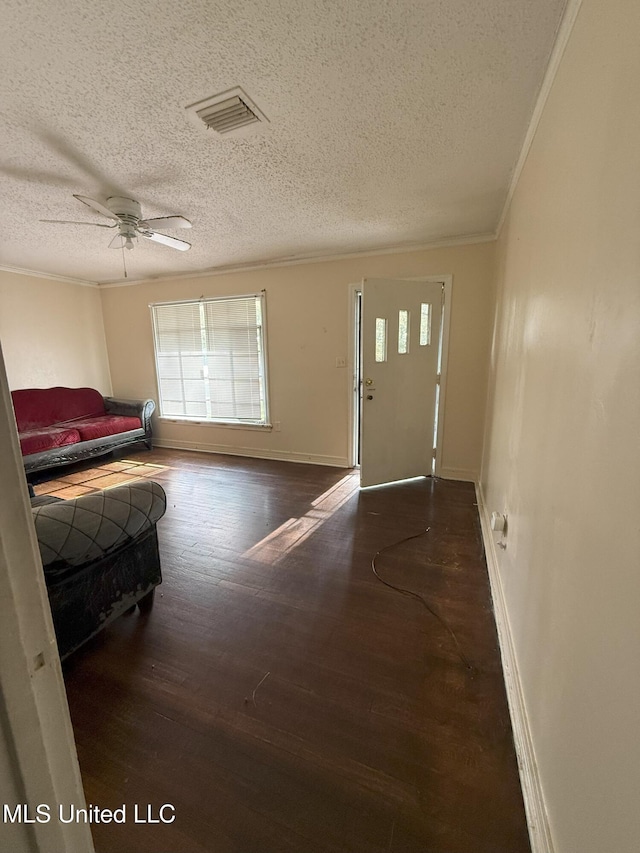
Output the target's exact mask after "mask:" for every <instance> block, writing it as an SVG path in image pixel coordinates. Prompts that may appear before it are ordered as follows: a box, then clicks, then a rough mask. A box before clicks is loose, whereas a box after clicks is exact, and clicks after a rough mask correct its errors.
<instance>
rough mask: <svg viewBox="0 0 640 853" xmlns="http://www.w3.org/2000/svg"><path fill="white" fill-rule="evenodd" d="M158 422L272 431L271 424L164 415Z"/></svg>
mask: <svg viewBox="0 0 640 853" xmlns="http://www.w3.org/2000/svg"><path fill="white" fill-rule="evenodd" d="M158 420H159V421H162V422H163V423H168V424H180V425H181V426H204V427H223V429H248V430H255V429H257V430H267V431H271V430H272V429H273V424H249V423H247V424H239V423H235V422H234V421H195V420H191V418H170V417H167V416H166V415H161V416H160V417H159V418H158Z"/></svg>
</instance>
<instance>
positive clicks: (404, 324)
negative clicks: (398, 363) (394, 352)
mask: <svg viewBox="0 0 640 853" xmlns="http://www.w3.org/2000/svg"><path fill="white" fill-rule="evenodd" d="M408 352H409V312H408V311H405V310H404V309H401V310H400V311H398V353H399V355H406V354H407V353H408Z"/></svg>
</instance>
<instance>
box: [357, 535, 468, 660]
mask: <svg viewBox="0 0 640 853" xmlns="http://www.w3.org/2000/svg"><path fill="white" fill-rule="evenodd" d="M430 530H431V528H430V527H427V529H426V530H422V531H420V533H414V534H413V535H412V536H405V538H404V539H399V540H398V541H397V542H392V543H391V545H385V546H384V548H380V550H379V551H376V553H375V554H374V555H373V559H372V560H371V569H372V570H373V573H374V575H375V576H376V577H377V578H378V580H379V581H380V583H383V584H384V585H385V586H388V587H389V589H394V590H395V591H396V592H399V593H401V594H402V595H406V596H408V597H409V598H415V600H416V601H419V602H420V604H422V606H423V607H424V608H425V609H426V610H427V611H428V612H429V613H430V614H431V615H432V616H434V617H435V618H436V619H437V620H438V622H439V623H440V624H441V625H442V627H443V628H445V629H446V630H447V631H448V632H449V634H450V635H451V639H452V640H453V642H454V643H455V646H456V652H457V655H458V657H459V658H460V660H461V661H462V663H463V664H464V665H465V666H466V668H467V669H469V670H473V666H472V665H471V664H470V663H469V661H468V660H467V658H466V657H465V655H464V652H463V651H462V649H461V648H460V643H459V642H458V638H457V637H456V635H455V633H454V631H453V630H452V628H451V627H450V626H449V625H448V623H447V622H446V621H445V620H444V619H443V618H442V616H440V614H439V613H436V611H435V610H433V608H432V607H431V606H430V605H429V603H428V602H427V600H426V598H424V597H423V596H422V595H420V594H419V593H417V592H413V591H412V590H410V589H405V587H403V586H395V585H394V584H392V583H389V582H388V581H386V580H385V579H384V578H381V577H380V575H379V574H378V570H377V569H376V559H377V558H378V557H379V556H380V554H383V553H384V552H385V551H389V550H390V549H391V548H396V547H397V546H398V545H402V544H403V543H404V542H409V541H411V539H419V538H420V537H421V536H425V535H426V534H427V533H428V532H429V531H430Z"/></svg>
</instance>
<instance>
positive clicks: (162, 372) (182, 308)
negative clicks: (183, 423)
mask: <svg viewBox="0 0 640 853" xmlns="http://www.w3.org/2000/svg"><path fill="white" fill-rule="evenodd" d="M151 315H152V318H153V331H154V344H155V354H156V371H157V375H158V392H159V396H160V415H161V416H163V417H169V418H172V417H174V418H180V419H181V420H194V421H212V422H218V423H230V424H256V425H267V424H268V405H267V386H266V369H265V335H264V322H263V318H264V295H263V294H258V295H252V296H236V297H229V298H224V299H199V300H194V301H190V302H165V303H159V304H157V305H151Z"/></svg>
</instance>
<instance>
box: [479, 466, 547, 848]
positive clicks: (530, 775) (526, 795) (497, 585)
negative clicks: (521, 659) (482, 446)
mask: <svg viewBox="0 0 640 853" xmlns="http://www.w3.org/2000/svg"><path fill="white" fill-rule="evenodd" d="M475 486H476V496H477V502H478V513H479V515H480V524H481V526H482V538H483V541H484V549H485V554H486V558H487V569H488V571H489V583H490V585H491V595H492V598H493V609H494V614H495V620H496V627H497V630H498V642H499V644H500V655H501V657H502V670H503V673H504V683H505V687H506V691H507V699H508V702H509V713H510V715H511V727H512V729H513V740H514V743H515V748H516V755H517V758H518V771H519V773H520V784H521V786H522V797H523V799H524V807H525V811H526V814H527V824H528V827H529V839H530V841H531V853H554V847H553V840H552V837H551V827H550V826H549V818H548V815H547V809H546V806H545V802H544V795H543V792H542V785H541V783H540V775H539V773H538V765H537V763H536V757H535V752H534V749H533V740H532V737H531V727H530V725H529V718H528V716H527V709H526V706H525V703H524V695H523V691H522V682H521V679H520V672H519V670H518V661H517V658H516V653H515V647H514V644H513V635H512V632H511V625H510V623H509V614H508V612H507V606H506V601H505V597H504V589H503V587H502V580H501V578H500V572H499V570H498V555H497V552H496V544H495V541H494V538H493V534H492V532H491V524H490V520H489V512H488V510H487V506H486V504H485V500H484V494H483V491H482V484H481V483H480V482H478V481H477V480H476V483H475Z"/></svg>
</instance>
